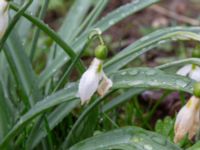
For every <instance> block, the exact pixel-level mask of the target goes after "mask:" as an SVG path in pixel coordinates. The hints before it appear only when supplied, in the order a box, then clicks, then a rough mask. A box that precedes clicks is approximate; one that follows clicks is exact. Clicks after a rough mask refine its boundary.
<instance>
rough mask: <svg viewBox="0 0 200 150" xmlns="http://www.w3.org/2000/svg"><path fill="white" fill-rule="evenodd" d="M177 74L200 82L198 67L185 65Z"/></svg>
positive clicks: (199, 69) (199, 68)
mask: <svg viewBox="0 0 200 150" xmlns="http://www.w3.org/2000/svg"><path fill="white" fill-rule="evenodd" d="M177 74H178V75H182V76H189V77H190V78H191V79H193V80H195V81H198V82H200V67H198V66H197V65H194V64H189V65H185V66H184V67H182V68H180V69H179V70H178V71H177Z"/></svg>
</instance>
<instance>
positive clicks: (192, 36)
mask: <svg viewBox="0 0 200 150" xmlns="http://www.w3.org/2000/svg"><path fill="white" fill-rule="evenodd" d="M198 33H200V27H171V28H166V29H161V30H157V31H155V32H153V33H151V34H149V35H146V36H144V37H143V38H141V39H139V40H138V41H136V42H134V43H133V44H131V45H130V46H128V47H127V48H125V49H124V50H122V51H121V52H120V53H118V54H117V55H115V56H114V57H113V58H112V59H110V60H109V61H108V62H107V63H106V64H105V70H106V72H112V71H115V70H118V69H120V68H122V67H124V66H125V65H126V64H128V63H129V62H131V61H132V60H134V59H135V58H136V57H138V56H140V55H141V54H143V53H145V52H147V51H149V50H151V49H153V48H155V47H157V46H158V45H161V44H163V43H167V42H171V41H177V40H198V41H200V36H199V34H198Z"/></svg>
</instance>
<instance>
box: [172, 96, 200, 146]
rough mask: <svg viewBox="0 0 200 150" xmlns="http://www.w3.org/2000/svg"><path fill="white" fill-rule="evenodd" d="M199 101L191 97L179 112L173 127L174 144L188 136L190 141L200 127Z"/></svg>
mask: <svg viewBox="0 0 200 150" xmlns="http://www.w3.org/2000/svg"><path fill="white" fill-rule="evenodd" d="M199 113H200V99H199V98H197V97H195V96H192V97H191V98H190V100H189V101H188V102H187V104H186V105H185V106H184V107H183V108H181V110H180V111H179V113H178V115H177V117H176V122H175V126H174V130H175V137H174V142H175V143H177V142H179V141H180V140H181V139H183V138H184V136H185V135H186V134H188V136H189V139H192V138H193V137H194V135H195V134H196V132H197V131H198V129H199V125H200V115H199Z"/></svg>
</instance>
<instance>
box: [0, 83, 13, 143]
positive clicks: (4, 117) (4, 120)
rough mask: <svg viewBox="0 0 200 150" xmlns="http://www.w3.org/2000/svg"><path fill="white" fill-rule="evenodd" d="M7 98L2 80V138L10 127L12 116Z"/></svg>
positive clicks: (0, 97) (0, 93) (0, 126)
mask: <svg viewBox="0 0 200 150" xmlns="http://www.w3.org/2000/svg"><path fill="white" fill-rule="evenodd" d="M7 109H8V107H7V104H6V99H5V96H4V92H3V89H2V84H1V82H0V140H2V139H3V136H5V135H6V133H7V132H8V130H9V128H10V121H11V120H10V117H9V113H8V110H7Z"/></svg>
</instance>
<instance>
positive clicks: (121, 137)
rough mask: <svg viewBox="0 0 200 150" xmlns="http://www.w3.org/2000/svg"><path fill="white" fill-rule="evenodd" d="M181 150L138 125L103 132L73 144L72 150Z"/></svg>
mask: <svg viewBox="0 0 200 150" xmlns="http://www.w3.org/2000/svg"><path fill="white" fill-rule="evenodd" d="M106 149H120V150H134V149H137V150H181V149H180V148H179V147H178V146H176V145H175V144H173V143H171V142H170V141H168V140H167V139H166V138H165V137H163V136H161V135H159V134H157V133H153V132H150V131H147V130H144V129H141V128H137V127H124V128H120V129H116V130H113V131H109V132H107V133H101V134H99V135H96V136H93V137H91V138H89V139H86V140H84V141H81V142H80V143H78V144H76V145H74V146H72V147H71V148H70V150H106Z"/></svg>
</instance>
